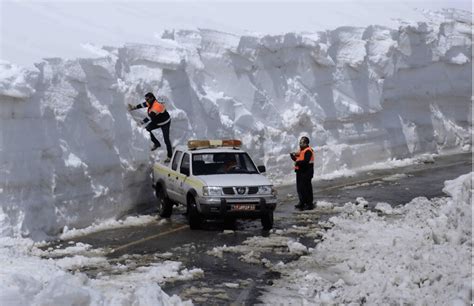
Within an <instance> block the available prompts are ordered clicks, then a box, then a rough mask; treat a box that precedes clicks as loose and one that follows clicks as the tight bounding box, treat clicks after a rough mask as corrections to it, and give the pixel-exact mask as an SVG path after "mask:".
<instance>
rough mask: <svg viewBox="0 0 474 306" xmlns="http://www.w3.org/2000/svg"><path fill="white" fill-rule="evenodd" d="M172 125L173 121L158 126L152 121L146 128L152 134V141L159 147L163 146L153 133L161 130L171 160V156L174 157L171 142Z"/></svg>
mask: <svg viewBox="0 0 474 306" xmlns="http://www.w3.org/2000/svg"><path fill="white" fill-rule="evenodd" d="M170 125H171V121H170V122H168V123H166V124H165V125H157V124H156V123H155V122H153V121H152V122H150V124H148V125H147V126H146V130H147V131H148V132H150V138H151V141H152V142H153V143H154V144H155V145H157V146H158V147H161V144H160V142H159V141H158V139H156V137H155V135H153V133H152V132H151V131H153V130H156V129H160V128H161V132H162V133H163V139H164V140H165V144H166V151H167V155H168V157H169V158H171V155H173V148H172V147H171V141H170Z"/></svg>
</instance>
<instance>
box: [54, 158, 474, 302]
mask: <svg viewBox="0 0 474 306" xmlns="http://www.w3.org/2000/svg"><path fill="white" fill-rule="evenodd" d="M470 171H472V159H471V155H470V153H468V154H459V155H452V156H447V157H441V158H437V159H435V161H434V162H430V163H422V164H417V165H411V166H407V167H403V168H398V169H388V170H378V171H370V172H367V173H362V174H358V175H357V176H354V177H349V178H343V179H335V180H330V181H317V180H315V181H314V184H313V185H314V201H315V203H316V202H317V201H322V200H324V201H329V202H332V203H339V204H341V205H342V204H344V203H347V202H351V201H352V202H354V201H355V199H356V198H357V197H363V198H364V199H365V200H367V201H368V202H369V207H370V208H372V207H374V206H375V205H376V204H377V203H378V202H387V203H389V204H391V205H392V206H397V205H403V204H405V203H408V202H409V201H410V200H411V199H413V198H415V197H418V196H425V197H427V198H433V197H439V196H445V194H444V193H443V192H442V188H443V186H444V184H443V183H444V181H445V180H450V179H454V178H456V177H458V176H460V175H462V174H465V173H468V172H470ZM278 192H279V205H278V207H277V210H276V211H275V226H274V229H277V230H278V229H288V228H291V227H294V226H304V225H307V224H308V222H314V220H311V219H308V218H301V213H295V209H294V207H293V206H294V205H295V204H296V203H297V199H296V198H295V196H294V194H295V193H296V192H295V186H280V187H279V188H278ZM182 212H183V211H174V213H173V216H172V218H171V221H169V222H165V223H157V224H155V225H151V226H150V225H149V226H146V227H129V228H121V229H113V230H107V231H102V232H99V233H93V234H90V235H87V236H83V237H79V238H75V239H72V240H74V241H76V242H79V241H80V242H83V243H87V244H91V245H92V246H93V247H95V248H105V249H106V250H108V255H107V258H108V260H109V262H110V263H111V264H112V265H113V264H116V263H122V264H130V262H133V266H134V267H139V266H146V265H149V264H151V263H153V262H157V261H162V260H176V261H181V262H183V266H184V267H186V268H188V269H192V268H201V269H202V270H203V271H204V276H203V277H200V278H196V279H193V280H187V281H173V282H167V283H163V284H160V286H161V287H162V288H163V290H164V291H165V292H167V293H168V294H169V295H172V294H177V295H179V296H180V297H181V298H182V299H192V300H193V303H194V304H196V305H209V304H220V305H221V304H234V303H235V304H245V305H247V304H248V305H253V304H258V303H259V302H260V301H259V300H258V297H259V294H260V292H261V290H262V289H261V288H262V287H263V286H266V285H269V284H271V283H272V281H273V280H274V279H275V278H278V277H279V275H277V274H276V273H274V272H271V271H270V270H268V269H267V268H266V267H265V266H264V265H263V264H261V263H258V264H253V263H246V262H242V261H241V260H239V254H232V253H225V254H224V256H223V257H222V258H219V257H215V256H211V255H208V253H207V252H208V251H209V250H212V249H213V248H214V247H220V246H223V245H226V246H235V245H240V244H242V242H243V241H245V240H246V239H247V238H249V237H253V236H268V235H269V233H268V232H265V231H262V229H261V224H260V221H259V220H255V221H238V222H237V223H236V224H235V225H234V226H233V227H231V228H226V225H225V224H224V223H222V222H216V221H215V222H209V223H207V224H206V225H205V227H204V228H203V229H202V230H197V231H192V230H190V229H189V227H188V226H187V223H186V219H185V217H184V216H183V215H182ZM316 217H317V218H318V219H319V220H321V219H324V218H328V217H329V216H328V215H319V216H316ZM289 236H292V238H294V239H295V240H297V241H299V242H300V243H302V244H304V245H306V246H307V247H314V245H315V242H314V239H308V238H306V237H305V236H304V235H301V234H298V232H297V231H296V232H294V233H293V234H289ZM61 243H63V244H64V245H67V243H64V242H61ZM265 258H267V259H269V260H270V261H271V262H274V263H276V262H278V261H283V262H285V263H286V262H290V261H293V260H296V259H297V258H298V256H297V255H292V254H284V253H280V252H278V253H273V252H269V253H267V254H265ZM83 272H85V273H87V274H88V275H89V276H90V277H95V276H96V275H97V273H101V274H107V273H108V271H104V270H101V269H89V268H85V269H84V270H83Z"/></svg>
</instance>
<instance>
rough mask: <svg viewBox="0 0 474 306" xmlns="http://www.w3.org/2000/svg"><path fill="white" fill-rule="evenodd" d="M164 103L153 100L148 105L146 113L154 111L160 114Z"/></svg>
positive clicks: (163, 108)
mask: <svg viewBox="0 0 474 306" xmlns="http://www.w3.org/2000/svg"><path fill="white" fill-rule="evenodd" d="M165 109H166V108H165V105H164V104H163V103H160V102H158V101H156V100H155V101H153V102H152V103H151V105H149V106H148V115H149V114H150V113H151V112H154V113H156V114H161V113H163V112H164V111H165Z"/></svg>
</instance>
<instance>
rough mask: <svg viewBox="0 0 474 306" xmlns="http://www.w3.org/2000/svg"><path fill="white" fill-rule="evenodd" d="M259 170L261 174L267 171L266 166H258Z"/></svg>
mask: <svg viewBox="0 0 474 306" xmlns="http://www.w3.org/2000/svg"><path fill="white" fill-rule="evenodd" d="M257 169H258V172H260V173H264V172H265V171H267V169H266V168H265V166H258V167H257Z"/></svg>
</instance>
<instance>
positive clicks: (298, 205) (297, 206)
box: [295, 203, 304, 210]
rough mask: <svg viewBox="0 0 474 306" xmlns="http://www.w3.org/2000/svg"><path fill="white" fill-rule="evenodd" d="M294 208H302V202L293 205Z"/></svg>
mask: <svg viewBox="0 0 474 306" xmlns="http://www.w3.org/2000/svg"><path fill="white" fill-rule="evenodd" d="M295 208H296V209H299V210H303V209H304V205H303V203H298V204H296V205H295Z"/></svg>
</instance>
